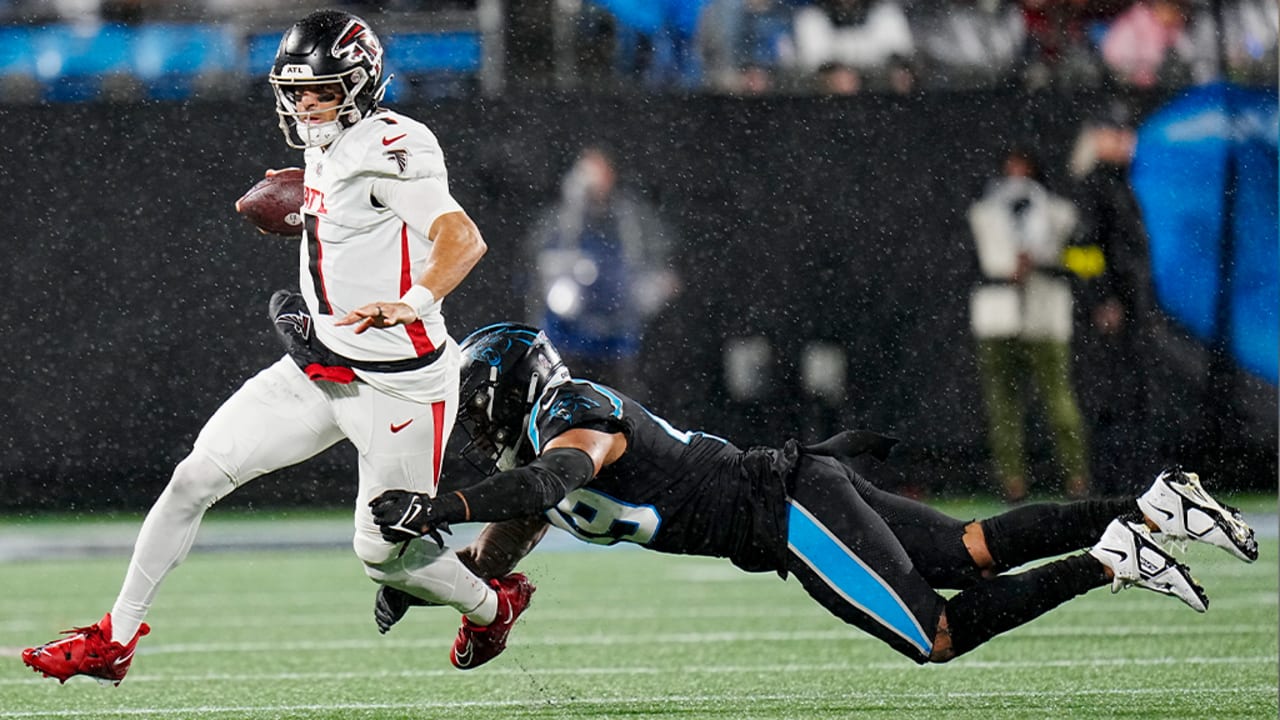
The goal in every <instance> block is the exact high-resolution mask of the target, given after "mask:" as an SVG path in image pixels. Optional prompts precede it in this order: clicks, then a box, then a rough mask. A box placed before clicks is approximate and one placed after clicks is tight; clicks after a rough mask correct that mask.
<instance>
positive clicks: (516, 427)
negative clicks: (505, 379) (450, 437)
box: [458, 366, 539, 475]
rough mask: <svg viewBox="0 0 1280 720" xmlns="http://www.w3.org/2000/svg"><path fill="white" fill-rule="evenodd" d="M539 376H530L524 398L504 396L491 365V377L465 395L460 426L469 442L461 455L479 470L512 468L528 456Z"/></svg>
mask: <svg viewBox="0 0 1280 720" xmlns="http://www.w3.org/2000/svg"><path fill="white" fill-rule="evenodd" d="M538 385H539V383H538V378H537V377H536V376H531V377H530V378H529V386H528V388H527V390H526V391H525V393H524V394H523V397H514V396H511V394H510V392H508V396H507V397H503V396H502V395H501V394H500V391H499V389H498V368H497V367H493V366H490V368H489V379H488V380H487V381H485V382H483V383H481V384H480V385H479V387H477V388H476V390H475V391H474V392H473V393H472V394H471V396H470V397H468V398H465V400H464V402H463V404H462V411H461V412H459V413H458V425H460V426H461V427H462V430H463V432H465V433H466V434H467V437H468V438H469V439H470V442H468V443H467V444H466V446H465V447H463V448H462V456H463V457H464V458H466V459H467V462H469V463H471V465H472V466H474V467H475V468H476V469H477V470H480V471H481V472H483V473H485V474H486V475H488V474H491V473H493V472H495V471H499V472H500V471H503V470H511V469H513V468H515V467H517V466H519V465H520V464H521V462H522V461H524V460H526V459H527V458H526V457H524V455H527V454H528V453H525V452H524V451H525V450H526V447H527V446H526V444H525V441H526V440H527V435H526V433H525V429H526V428H527V426H528V424H529V417H530V416H531V415H532V414H533V405H534V403H535V402H536V401H537V399H538V397H537V396H538V389H539V387H538Z"/></svg>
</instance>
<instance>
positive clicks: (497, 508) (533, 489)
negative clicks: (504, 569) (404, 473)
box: [430, 448, 596, 524]
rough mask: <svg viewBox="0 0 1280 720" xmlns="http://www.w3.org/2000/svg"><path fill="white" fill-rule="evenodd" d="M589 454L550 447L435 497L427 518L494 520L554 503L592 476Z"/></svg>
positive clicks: (536, 511)
mask: <svg viewBox="0 0 1280 720" xmlns="http://www.w3.org/2000/svg"><path fill="white" fill-rule="evenodd" d="M595 474H596V465H595V462H593V461H592V460H591V456H590V455H588V454H586V453H585V452H583V451H581V450H578V449H577V448H552V449H551V450H548V451H547V452H545V453H543V454H542V455H540V456H539V457H538V458H537V459H536V460H534V461H533V462H531V463H529V464H528V465H525V466H524V467H519V468H516V469H514V470H507V471H505V472H500V473H497V474H494V475H490V476H489V477H487V478H485V479H484V480H481V481H480V482H478V483H476V484H475V485H473V486H471V487H469V488H467V489H465V490H458V491H456V492H452V493H449V494H446V495H441V496H440V497H437V498H436V499H435V500H433V501H432V503H431V518H430V520H431V522H439V521H441V520H443V521H445V522H448V523H451V524H452V523H460V522H494V521H498V520H506V519H508V518H515V517H524V516H526V515H534V514H537V513H540V512H542V511H543V510H546V509H547V508H549V507H552V506H554V505H555V504H556V503H558V502H560V500H561V499H562V498H564V496H565V495H566V494H568V493H569V492H570V491H573V490H577V489H578V488H580V487H582V486H583V485H586V484H587V483H588V482H590V481H591V478H593V477H595Z"/></svg>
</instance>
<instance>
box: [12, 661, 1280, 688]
mask: <svg viewBox="0 0 1280 720" xmlns="http://www.w3.org/2000/svg"><path fill="white" fill-rule="evenodd" d="M1277 662H1278V661H1277V658H1276V656H1274V655H1252V656H1233V657H1177V658H1175V657H1162V658H1151V657H1140V658H1116V657H1107V658H1075V659H1071V660H960V661H956V662H952V663H949V664H948V665H947V666H946V668H945V669H943V667H942V666H940V665H926V666H924V667H925V668H926V669H921V670H920V672H934V671H937V672H947V673H952V672H962V671H965V670H982V671H987V670H1044V669H1070V668H1079V667H1084V668H1101V667H1108V668H1131V667H1160V666H1179V667H1181V666H1190V665H1206V666H1211V665H1233V666H1241V667H1243V666H1246V665H1275V664H1276V663H1277ZM914 667H916V665H915V663H912V662H910V661H909V660H901V661H887V662H857V663H853V662H850V663H814V664H799V663H796V664H782V665H688V666H675V665H672V666H666V667H645V666H628V667H617V666H608V667H571V668H532V669H527V668H505V667H504V668H493V669H490V670H487V671H486V672H485V674H486V675H499V676H501V675H507V676H525V675H533V676H575V677H576V676H589V675H646V676H654V675H746V674H753V673H756V674H759V673H764V674H768V675H782V674H800V675H803V674H808V673H856V672H872V671H886V672H900V671H902V670H904V669H909V668H914ZM457 675H458V671H457V670H454V669H453V668H441V669H435V670H430V669H423V670H397V671H394V672H386V671H376V670H375V671H367V672H365V671H344V672H285V673H243V674H239V673H203V674H172V675H169V674H159V675H157V674H147V673H135V674H131V675H129V684H130V685H136V684H138V683H184V682H185V683H196V684H199V683H208V682H234V683H243V682H282V681H334V680H363V679H370V680H377V679H381V680H386V679H390V678H410V679H415V678H431V677H457ZM48 682H49V681H48V680H46V679H44V678H41V677H34V676H33V677H30V678H5V679H0V685H39V684H45V683H48ZM75 682H80V681H78V680H77V681H75ZM83 682H86V683H87V682H90V681H89V680H84V681H83Z"/></svg>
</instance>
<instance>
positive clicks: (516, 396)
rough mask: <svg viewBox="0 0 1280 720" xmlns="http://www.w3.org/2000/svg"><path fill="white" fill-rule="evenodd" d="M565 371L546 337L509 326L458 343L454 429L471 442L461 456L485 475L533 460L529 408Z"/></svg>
mask: <svg viewBox="0 0 1280 720" xmlns="http://www.w3.org/2000/svg"><path fill="white" fill-rule="evenodd" d="M568 379H569V370H568V368H566V367H565V366H564V362H563V361H561V360H560V353H559V351H557V350H556V348H555V346H554V345H552V344H551V340H549V339H548V338H547V334H546V333H544V332H542V331H541V330H539V329H538V328H536V327H531V326H529V325H521V324H518V323H512V322H503V323H497V324H495V325H489V326H487V327H483V328H480V329H479V330H476V331H475V332H473V333H471V334H470V335H468V336H467V338H466V339H465V340H463V341H462V382H461V390H460V392H459V400H460V402H459V404H458V425H460V426H461V427H462V429H463V431H464V432H465V433H466V434H467V437H468V438H469V439H470V442H469V443H467V445H466V447H464V448H463V450H462V454H463V456H464V457H466V458H467V460H469V461H470V462H471V464H473V465H475V466H476V467H477V468H478V469H480V470H481V471H483V472H485V473H490V472H493V470H494V469H495V468H496V469H498V470H509V469H511V468H513V467H516V466H518V465H520V464H523V463H525V462H528V461H530V460H532V459H533V456H534V452H535V450H534V448H532V447H529V446H528V445H527V444H526V443H525V438H526V434H527V433H526V431H527V426H528V424H529V417H530V415H531V414H532V412H533V406H534V403H536V402H537V401H538V398H539V397H540V396H541V395H542V391H543V390H545V389H546V388H547V387H548V386H549V385H554V384H556V383H559V382H563V381H565V380H568Z"/></svg>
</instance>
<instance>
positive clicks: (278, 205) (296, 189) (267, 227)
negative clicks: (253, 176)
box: [236, 168, 302, 237]
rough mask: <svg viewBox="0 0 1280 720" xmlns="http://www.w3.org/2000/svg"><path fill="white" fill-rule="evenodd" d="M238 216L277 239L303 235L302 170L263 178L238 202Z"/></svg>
mask: <svg viewBox="0 0 1280 720" xmlns="http://www.w3.org/2000/svg"><path fill="white" fill-rule="evenodd" d="M236 212H238V213H240V214H241V215H243V216H244V217H245V219H246V220H248V221H249V222H251V223H253V224H254V225H255V226H257V227H258V228H259V229H260V230H262V231H264V232H269V233H272V234H274V235H285V236H290V237H296V236H298V235H301V234H302V170H301V169H299V168H289V169H288V170H281V171H280V172H278V173H276V174H274V175H272V176H271V177H266V178H263V179H262V180H260V181H259V182H258V184H257V185H254V186H253V187H251V188H249V192H247V193H245V194H244V195H242V196H241V197H240V199H239V200H237V201H236Z"/></svg>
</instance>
